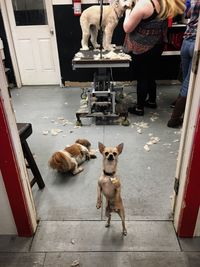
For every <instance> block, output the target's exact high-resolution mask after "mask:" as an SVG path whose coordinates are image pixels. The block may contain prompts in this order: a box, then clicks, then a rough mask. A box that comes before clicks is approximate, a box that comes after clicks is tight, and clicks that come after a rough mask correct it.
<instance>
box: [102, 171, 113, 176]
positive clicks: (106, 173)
mask: <svg viewBox="0 0 200 267" xmlns="http://www.w3.org/2000/svg"><path fill="white" fill-rule="evenodd" d="M103 173H104V174H105V175H107V176H113V175H114V174H115V172H111V173H110V172H106V171H105V170H103Z"/></svg>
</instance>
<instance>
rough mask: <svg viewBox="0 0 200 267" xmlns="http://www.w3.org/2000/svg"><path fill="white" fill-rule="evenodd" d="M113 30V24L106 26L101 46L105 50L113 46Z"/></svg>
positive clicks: (111, 48)
mask: <svg viewBox="0 0 200 267" xmlns="http://www.w3.org/2000/svg"><path fill="white" fill-rule="evenodd" d="M113 31H114V28H113V25H107V26H106V28H105V31H104V38H103V48H104V49H105V50H113V46H112V45H111V41H112V36H113Z"/></svg>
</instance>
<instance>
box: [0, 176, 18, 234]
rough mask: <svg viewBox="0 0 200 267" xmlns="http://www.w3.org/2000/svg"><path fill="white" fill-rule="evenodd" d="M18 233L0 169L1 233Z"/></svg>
mask: <svg viewBox="0 0 200 267" xmlns="http://www.w3.org/2000/svg"><path fill="white" fill-rule="evenodd" d="M12 234H13V235H17V229H16V227H15V222H14V219H13V215H12V211H11V208H10V204H9V201H8V197H7V193H6V189H5V186H4V182H3V178H2V174H1V171H0V235H12Z"/></svg>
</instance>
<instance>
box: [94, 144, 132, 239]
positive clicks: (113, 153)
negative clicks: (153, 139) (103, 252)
mask: <svg viewBox="0 0 200 267" xmlns="http://www.w3.org/2000/svg"><path fill="white" fill-rule="evenodd" d="M123 146H124V145H123V143H122V144H120V145H118V146H117V147H114V148H113V147H105V146H104V145H103V144H102V143H100V142H99V151H100V153H101V154H102V155H103V172H102V175H101V176H100V178H99V180H98V187H97V204H96V207H97V209H99V208H100V207H101V203H102V193H103V195H104V196H105V198H106V202H107V203H106V216H107V217H108V220H107V223H106V227H109V226H110V220H111V212H116V213H118V214H119V216H120V218H121V220H122V234H123V235H127V230H126V227H125V212H124V206H123V203H122V199H121V184H120V180H119V177H118V176H117V174H116V171H117V161H118V156H119V154H121V152H122V149H123Z"/></svg>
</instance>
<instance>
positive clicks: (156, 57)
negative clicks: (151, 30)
mask: <svg viewBox="0 0 200 267" xmlns="http://www.w3.org/2000/svg"><path fill="white" fill-rule="evenodd" d="M163 49H164V44H158V45H156V46H155V47H154V48H153V49H151V50H150V54H151V55H150V57H149V60H148V72H147V75H148V77H147V80H148V92H147V94H148V98H147V99H146V101H145V107H149V108H157V103H156V98H157V84H156V78H157V76H158V72H159V66H160V59H161V55H162V52H163Z"/></svg>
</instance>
